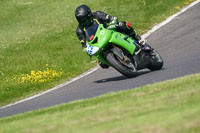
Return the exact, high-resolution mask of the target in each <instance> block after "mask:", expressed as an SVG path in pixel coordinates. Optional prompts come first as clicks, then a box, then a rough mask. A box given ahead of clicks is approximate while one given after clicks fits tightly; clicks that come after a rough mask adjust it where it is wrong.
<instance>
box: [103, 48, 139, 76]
mask: <svg viewBox="0 0 200 133" xmlns="http://www.w3.org/2000/svg"><path fill="white" fill-rule="evenodd" d="M106 59H107V61H108V62H109V63H110V64H111V66H112V67H113V68H115V69H116V70H117V71H118V72H120V73H122V74H123V75H124V76H126V77H128V78H133V77H136V76H137V70H136V68H135V66H133V68H132V69H131V68H128V67H126V66H125V65H123V64H122V63H121V62H120V61H119V60H118V59H117V58H116V56H115V55H114V53H112V52H109V53H108V54H107V56H106Z"/></svg>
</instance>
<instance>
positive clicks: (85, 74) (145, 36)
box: [0, 0, 200, 109]
mask: <svg viewBox="0 0 200 133" xmlns="http://www.w3.org/2000/svg"><path fill="white" fill-rule="evenodd" d="M199 2H200V0H196V1H194V2H192V3H191V4H189V5H188V6H186V7H184V8H183V9H181V11H179V12H177V13H175V14H174V15H172V16H170V17H169V18H167V19H166V20H164V21H163V22H161V23H159V24H157V25H155V26H154V27H153V28H152V29H151V30H149V31H148V32H147V33H145V34H143V35H142V37H144V38H147V37H148V36H149V35H151V34H152V33H153V32H155V31H156V30H158V29H160V28H161V27H162V26H164V25H166V24H167V23H169V22H170V21H172V20H173V19H174V18H175V17H177V16H178V15H180V14H182V13H183V12H185V11H187V10H188V9H189V8H191V7H193V6H194V5H196V4H198V3H199ZM98 69H99V66H96V67H94V68H92V69H90V70H89V71H87V72H85V73H83V74H81V75H79V76H77V77H75V78H73V79H71V80H70V81H67V82H65V83H63V84H60V85H57V86H55V87H53V88H51V89H49V90H46V91H44V92H41V93H39V94H36V95H34V96H31V97H28V98H25V99H23V100H20V101H17V102H14V103H11V104H8V105H6V106H3V107H0V109H4V108H7V107H10V106H13V105H16V104H19V103H22V102H25V101H28V100H31V99H34V98H36V97H39V96H42V95H44V94H47V93H49V92H52V91H54V90H57V89H59V88H61V87H63V86H65V85H68V84H70V83H72V82H74V81H76V80H79V79H81V78H83V77H85V76H87V75H89V74H91V73H93V72H94V71H96V70H98Z"/></svg>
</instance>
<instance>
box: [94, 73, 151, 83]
mask: <svg viewBox="0 0 200 133" xmlns="http://www.w3.org/2000/svg"><path fill="white" fill-rule="evenodd" d="M150 72H151V71H149V70H146V71H140V72H138V76H140V75H144V74H147V73H150ZM138 76H137V77H138ZM137 77H134V78H137ZM126 79H130V78H127V77H126V76H124V75H121V76H117V77H112V78H107V79H101V80H97V81H94V82H95V83H105V82H113V81H122V80H126Z"/></svg>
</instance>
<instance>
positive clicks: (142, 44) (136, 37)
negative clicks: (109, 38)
mask: <svg viewBox="0 0 200 133" xmlns="http://www.w3.org/2000/svg"><path fill="white" fill-rule="evenodd" d="M131 37H132V38H133V39H134V40H136V41H137V42H138V44H139V46H140V47H141V48H142V49H143V50H145V51H151V50H152V48H151V47H150V46H149V45H147V44H146V40H145V39H144V38H143V37H141V36H139V35H138V34H136V33H135V34H132V36H131Z"/></svg>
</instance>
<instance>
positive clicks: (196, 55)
mask: <svg viewBox="0 0 200 133" xmlns="http://www.w3.org/2000/svg"><path fill="white" fill-rule="evenodd" d="M147 40H148V42H149V43H150V44H151V46H152V47H154V48H155V49H156V50H157V51H158V52H159V53H160V54H161V55H162V57H163V59H164V68H163V69H162V70H160V71H155V72H151V71H149V70H143V71H141V72H140V75H139V76H138V77H136V78H132V79H128V78H126V77H124V76H123V75H121V74H120V73H118V72H117V71H115V70H114V69H112V68H110V69H107V70H102V69H98V70H97V71H95V72H93V73H91V74H89V75H87V76H85V77H84V78H81V79H79V80H77V81H75V82H72V83H70V84H68V85H66V86H63V87H61V88H59V89H56V90H54V91H51V92H49V93H46V94H45V95H41V96H39V97H36V98H33V99H31V100H27V101H24V102H21V103H18V104H15V105H12V106H8V107H5V108H0V117H6V116H10V115H14V114H18V113H22V112H27V111H31V110H36V109H40V108H44V107H50V106H53V105H57V104H61V103H67V102H70V101H74V100H78V99H85V98H90V97H95V96H98V95H101V94H105V93H108V92H112V91H119V90H126V89H130V88H135V87H138V86H143V85H146V84H151V83H155V82H159V81H164V80H167V79H172V78H176V77H180V76H184V75H187V74H193V73H199V72H200V3H198V4H197V5H195V6H193V7H191V8H190V9H188V10H187V11H186V12H184V13H183V14H181V15H179V16H177V17H176V18H175V19H173V20H172V21H171V22H169V23H168V24H166V25H165V26H163V27H162V28H160V29H159V30H157V31H156V32H154V33H153V34H151V35H150V36H149V37H148V38H147Z"/></svg>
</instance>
